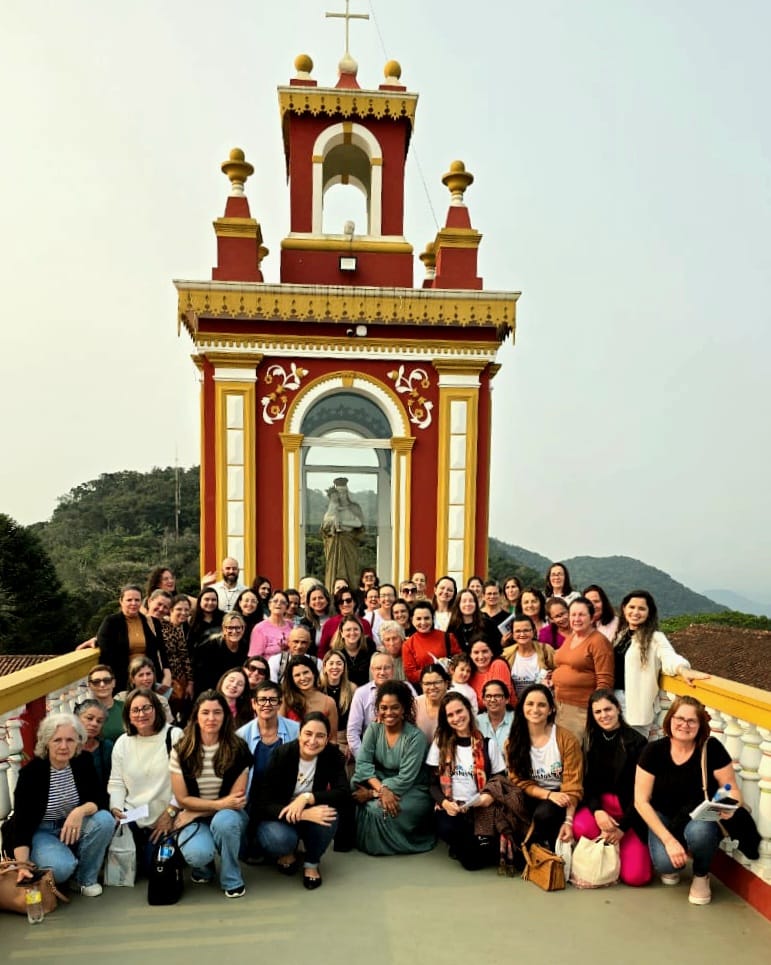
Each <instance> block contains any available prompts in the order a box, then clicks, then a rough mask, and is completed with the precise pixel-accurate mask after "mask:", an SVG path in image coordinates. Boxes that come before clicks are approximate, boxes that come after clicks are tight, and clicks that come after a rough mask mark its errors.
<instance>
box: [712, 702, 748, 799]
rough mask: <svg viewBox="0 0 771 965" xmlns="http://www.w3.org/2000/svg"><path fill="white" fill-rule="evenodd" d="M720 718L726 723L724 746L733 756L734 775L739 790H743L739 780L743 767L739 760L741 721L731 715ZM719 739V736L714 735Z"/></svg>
mask: <svg viewBox="0 0 771 965" xmlns="http://www.w3.org/2000/svg"><path fill="white" fill-rule="evenodd" d="M720 717H721V718H722V720H723V723H724V729H723V745H724V747H725V749H726V750H727V751H728V753H729V754H730V755H731V760H732V761H733V765H734V773H735V774H736V780H737V782H738V785H739V788H740V789H741V781H740V780H739V773H740V771H741V765H740V763H739V759H740V758H741V756H742V733H743V730H742V727H741V726H740V723H739V721H738V720H737V719H736V718H735V717H731V715H730V714H722V713H721V715H720ZM714 736H715V737H717V734H715V735H714Z"/></svg>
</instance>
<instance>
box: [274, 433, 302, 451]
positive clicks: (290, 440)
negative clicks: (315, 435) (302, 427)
mask: <svg viewBox="0 0 771 965" xmlns="http://www.w3.org/2000/svg"><path fill="white" fill-rule="evenodd" d="M278 437H279V439H280V440H281V445H282V446H283V447H284V449H285V450H286V451H287V452H298V451H299V449H300V446H301V445H302V444H303V439H304V438H305V436H304V435H303V434H302V433H301V432H279V434H278Z"/></svg>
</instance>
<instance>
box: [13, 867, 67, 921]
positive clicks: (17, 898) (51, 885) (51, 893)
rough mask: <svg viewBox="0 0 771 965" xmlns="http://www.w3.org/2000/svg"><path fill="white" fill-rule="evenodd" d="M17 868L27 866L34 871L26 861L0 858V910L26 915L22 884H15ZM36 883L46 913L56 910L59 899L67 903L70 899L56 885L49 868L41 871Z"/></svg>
mask: <svg viewBox="0 0 771 965" xmlns="http://www.w3.org/2000/svg"><path fill="white" fill-rule="evenodd" d="M19 868H29V869H31V870H32V871H34V870H35V865H33V864H30V863H29V862H27V861H9V860H8V859H7V858H3V859H2V860H0V911H14V912H16V913H17V914H19V915H26V914H27V904H26V900H25V894H24V892H25V889H24V886H23V885H17V884H16V872H17V871H18V869H19ZM36 884H37V886H38V887H39V888H40V893H41V895H42V896H43V911H44V912H45V914H46V915H50V914H51V912H52V911H56V908H57V905H58V903H59V901H64V902H67V903H69V900H70V899H69V898H67V897H66V896H65V895H63V894H62V893H61V891H59V889H58V888H57V887H56V882H55V881H54V874H53V871H51V869H50V868H47V869H46V870H45V871H44V872H43V875H42V876H41V877H40V879H39V880H38V881H37V882H36Z"/></svg>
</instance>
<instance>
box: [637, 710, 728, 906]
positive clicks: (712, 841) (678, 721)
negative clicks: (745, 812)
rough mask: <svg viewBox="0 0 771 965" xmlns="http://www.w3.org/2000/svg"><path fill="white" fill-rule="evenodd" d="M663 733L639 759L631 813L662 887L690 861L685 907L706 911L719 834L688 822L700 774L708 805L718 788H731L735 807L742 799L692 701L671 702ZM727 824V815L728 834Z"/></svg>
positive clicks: (699, 792) (705, 824) (698, 796)
mask: <svg viewBox="0 0 771 965" xmlns="http://www.w3.org/2000/svg"><path fill="white" fill-rule="evenodd" d="M663 730H664V733H665V734H666V735H667V736H666V737H662V738H661V740H657V741H654V742H653V743H652V744H648V746H647V747H646V748H645V750H644V751H643V752H642V755H641V756H640V763H639V764H638V765H637V776H636V778H635V786H634V803H635V807H636V808H637V810H638V812H639V813H640V816H641V817H642V819H643V821H645V823H646V824H647V825H648V828H649V831H648V847H649V848H650V852H651V858H652V859H653V866H654V868H655V869H656V871H657V872H658V873H659V874H660V875H661V880H662V882H663V883H664V884H665V885H676V884H677V883H678V882H679V880H680V874H679V872H680V870H681V869H682V868H684V867H685V863H686V861H687V860H688V856H689V855H690V856H691V857H692V858H693V881H692V882H691V889H690V892H689V894H688V901H690V903H691V904H692V905H708V904H709V903H710V901H711V900H712V894H711V892H710V887H709V866H710V864H711V863H712V858H713V857H714V855H715V852H716V851H717V849H718V845H719V844H720V841H721V838H722V836H723V834H722V831H721V829H720V826H719V825H718V824H717V823H716V822H713V821H694V820H693V819H692V818H691V816H690V812H691V811H692V810H693V809H694V808H696V807H698V805H699V804H700V803H701V802H702V801H703V800H704V797H705V789H703V783H702V773H703V772H704V773H705V774H706V784H707V786H706V795H707V797H709V798H710V800H711V799H712V798H713V796H714V795H715V793H716V792H717V790H718V788H720V787H730V790H729V792H728V793H729V796H730V797H731V798H732V799H733V800H735V801H736V802H737V803H739V804H741V794H740V793H739V790H738V788H737V786H736V777H735V775H734V767H733V763H732V761H731V758H730V756H729V754H728V751H726V749H725V748H724V747H723V745H722V744H721V743H720V741H718V740H716V739H715V738H714V737H710V736H709V714H708V713H707V711H706V710H705V708H704V706H703V705H702V704H701V703H699V701H698V700H696V698H695V697H688V696H685V697H676V698H675V700H674V701H673V703H672V706H671V707H670V708H669V710H668V711H667V715H666V717H665V718H664V724H663ZM702 758H704V759H703V760H702ZM729 818H730V815H729V814H726V821H727V824H728V827H729V831H730V825H731V821H730V820H728V819H729Z"/></svg>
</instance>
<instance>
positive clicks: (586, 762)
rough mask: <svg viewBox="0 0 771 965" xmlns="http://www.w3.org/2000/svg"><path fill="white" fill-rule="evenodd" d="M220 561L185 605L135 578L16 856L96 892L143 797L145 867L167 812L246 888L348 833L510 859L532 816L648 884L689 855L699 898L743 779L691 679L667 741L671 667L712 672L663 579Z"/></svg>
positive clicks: (541, 826) (183, 845)
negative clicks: (247, 873)
mask: <svg viewBox="0 0 771 965" xmlns="http://www.w3.org/2000/svg"><path fill="white" fill-rule="evenodd" d="M214 576H215V574H207V576H206V577H205V578H204V579H205V582H206V585H205V586H204V588H203V589H202V590H201V592H200V593H199V595H198V598H197V600H196V601H194V602H193V604H192V607H191V601H190V600H189V598H188V597H186V596H183V595H177V594H175V586H174V585H172V584H173V574H171V573H170V571H168V570H161V571H160V572H157V573H154V574H151V580H150V581H149V583H148V586H147V588H146V592H145V594H144V597H143V594H142V592H141V590H138V589H137V588H136V587H126V588H124V589H123V591H122V592H121V596H120V612H119V613H117V614H115V615H114V616H112V617H108V618H107V619H106V620H105V621H104V623H103V624H102V626H101V627H100V629H99V633H98V634H97V638H96V643H97V645H98V646H99V648H100V661H101V662H100V663H99V664H98V665H97V666H96V667H94V668H93V669H92V670H91V673H90V675H89V680H88V684H89V689H90V696H89V697H88V698H87V699H86V700H84V701H82V702H81V703H80V704H79V705H78V706H77V707H76V708H75V713H74V714H73V715H68V714H64V715H62V714H54V715H51V716H50V717H48V718H46V720H44V721H43V722H42V724H41V726H40V729H39V733H38V742H37V747H36V751H35V759H34V760H33V761H32V762H30V764H29V765H28V766H27V767H25V768H24V769H23V770H22V772H21V775H20V778H19V782H18V786H17V789H16V810H15V814H16V818H15V822H14V828H13V836H14V837H13V840H14V844H15V855H16V857H17V859H19V860H21V861H26V860H27V859H31V861H32V862H34V863H36V864H39V865H47V866H50V867H52V868H53V870H54V877H55V878H56V880H57V881H63V880H66V879H68V878H72V879H73V880H74V881H75V882H76V884H77V887H79V888H80V890H81V891H82V893H83V894H85V895H89V896H91V895H96V894H98V893H100V891H101V886H100V885H99V883H98V880H97V878H98V874H99V869H100V866H101V861H102V858H103V856H104V852H105V849H106V848H107V846H108V844H109V841H110V839H111V837H112V834H113V831H114V829H115V827H116V824H117V822H120V821H122V820H125V818H126V815H127V814H129V813H131V814H133V815H136V814H137V812H136V810H135V809H137V808H140V809H141V810H140V812H139V813H140V814H141V815H142V816H138V817H135V818H134V820H132V821H131V822H130V823H129V827H130V828H131V830H132V832H133V835H134V839H135V842H136V849H137V861H138V866H139V868H140V870H141V869H144V870H146V869H147V868H148V867H149V865H150V862H151V860H152V854H153V850H154V849H155V848H156V846H157V844H158V842H159V841H160V839H161V838H163V837H164V836H165V835H167V834H170V833H172V832H174V833H176V834H177V837H178V841H179V846H180V849H181V851H182V854H183V856H184V858H185V860H186V861H187V863H188V864H189V866H190V868H191V879H192V881H193V882H195V883H201V884H203V883H206V882H208V881H211V880H213V879H214V878H215V877H217V876H218V879H219V884H220V887H221V888H222V890H223V892H224V894H225V895H226V897H229V898H237V897H240V896H241V895H243V894H244V893H245V885H244V880H243V874H242V865H243V863H244V862H247V863H250V862H264V861H270V862H273V863H275V866H276V868H277V871H278V872H279V873H281V874H283V875H293V874H295V873H297V872H299V871H300V870H302V881H303V884H304V886H305V888H307V889H308V890H315V889H317V888H318V887H320V885H321V884H322V876H321V870H320V866H321V860H322V856H323V854H324V853H325V851H326V850H327V849H328V848H329V847H330V846H331V845H332V844H333V843H334V847H335V849H336V850H340V851H346V850H350V849H351V848H352V847H353V846H354V845H355V846H356V847H357V848H358V849H359V850H361V851H364V852H366V853H368V854H373V855H387V854H403V853H416V852H423V851H428V850H431V849H432V848H433V847H434V846H435V844H436V841H437V837H438V838H439V839H441V840H443V841H445V842H446V843H447V845H448V847H449V852H450V855H451V856H452V857H453V858H456V859H457V860H458V861H459V862H460V863H461V864H462V866H463V867H465V868H467V869H470V870H471V869H478V868H482V867H485V866H488V865H492V864H496V863H500V864H503V865H506V866H507V867H510V868H511V869H513V868H516V867H517V865H518V863H519V861H520V853H519V845H520V844H521V842H522V840H523V838H524V837H525V835H526V834H527V835H529V838H530V840H532V841H536V842H539V843H541V844H543V845H545V846H546V847H549V848H554V847H555V845H556V842H557V841H561V842H565V843H568V844H570V843H572V842H573V841H574V840H575V839H576V838H579V837H587V838H591V839H597V838H602V839H603V840H604V841H605V842H606V843H608V844H610V845H617V846H618V847H619V853H620V868H621V870H620V880H621V881H623V882H624V883H626V884H629V885H635V886H639V885H644V884H646V883H648V882H649V881H650V880H651V878H652V876H653V872H654V869H655V871H656V872H658V873H659V874H660V875H661V876H662V880H663V881H664V883H666V884H675V883H676V882H677V880H678V879H679V874H680V871H681V869H683V867H684V866H685V864H686V861H687V859H688V858H689V857H690V858H692V860H693V876H692V881H691V886H690V890H689V901H691V902H692V903H693V904H706V903H707V902H708V901H709V900H710V888H709V866H710V862H711V860H712V857H713V855H714V853H715V851H716V849H717V847H718V844H719V841H720V835H721V832H720V828H719V826H718V825H717V824H714V823H708V822H705V821H700V820H694V819H692V818H691V817H690V812H691V811H692V810H693V809H694V808H695V807H696V806H697V805H698V804H699V803H700V802H701V801H702V800H703V799H704V797H705V794H706V795H707V796H708V797H710V798H711V797H712V796H713V795H714V793H715V792H716V791H717V789H718V787H722V788H728V789H729V793H730V795H731V797H732V798H733V799H734V800H736V801H737V802H741V794H740V791H739V788H738V786H737V782H736V779H735V776H734V769H733V765H732V762H731V760H730V758H729V756H728V754H727V753H726V751H725V750H724V748H723V746H722V745H721V744H720V743H719V742H718V741H716V740H715V739H714V738H711V737H710V732H709V717H708V715H707V713H706V711H705V709H704V708H703V706H702V705H701V704H700V703H699V701H698V700H696V699H695V698H694V697H691V696H681V697H677V698H676V699H675V700H674V702H673V703H672V705H671V707H670V708H669V710H668V711H667V713H666V716H665V717H664V720H663V723H662V725H661V728H662V731H663V736H662V737H661V738H660V739H658V740H652V741H651V740H650V738H651V736H652V731H653V729H654V726H655V724H654V722H655V718H656V716H657V713H658V710H659V707H658V692H659V690H658V680H659V675H660V673H662V672H664V673H667V674H671V675H679V676H680V677H681V678H683V679H684V680H685V681H687V682H689V683H691V682H693V681H694V680H695V679H697V678H699V677H703V676H705V675H703V674H700V673H698V672H697V671H693V670H692V669H691V668H690V666H689V664H688V662H687V660H685V659H684V658H683V657H681V656H680V655H678V654H677V653H676V652H675V651H674V649H673V648H672V646H671V644H670V643H669V641H668V640H667V638H666V637H665V636H664V634H663V633H661V631H659V629H658V617H657V610H656V605H655V601H654V600H653V598H652V596H651V595H650V593H648V592H647V591H645V590H635V591H632V592H631V593H629V594H627V595H626V596H625V597H624V599H623V601H622V603H621V607H620V609H619V612H618V614H616V612H615V611H614V608H613V607H612V605H611V603H610V601H609V600H608V598H607V595H606V594H605V592H604V591H603V590H602V588H601V587H599V586H590V587H587V588H586V589H585V590H584V591H583V592H581V593H579V592H576V591H574V590H573V588H572V586H571V583H570V578H569V574H568V571H567V568H566V567H565V566H564V564H561V563H557V564H554V565H552V566H551V567H550V568H549V571H548V573H547V574H546V578H545V581H544V582H545V586H546V590H547V594H546V595H545V594H544V593H542V591H541V590H540V589H539V588H535V587H523V586H522V585H521V583H520V581H519V580H518V579H517V578H516V577H510V578H509V579H507V580H505V581H504V582H503V585H502V586H501V585H499V584H498V583H497V582H496V581H494V580H481V579H479V578H477V577H472V578H471V579H470V580H469V581H468V584H467V586H466V587H464V588H463V589H461V590H460V591H458V589H457V586H456V583H455V581H454V580H453V579H452V578H451V577H449V576H443V577H441V578H440V579H438V580H437V581H436V582H435V585H434V592H433V596H432V598H431V599H429V597H428V587H427V583H426V580H425V576H424V574H422V573H415V574H413V577H412V578H411V579H409V580H405V581H403V582H402V583H401V584H400V585H399V586H398V589H397V587H396V586H394V585H392V584H380V583H379V581H378V578H377V574H376V573H375V571H374V570H365V571H364V572H363V573H362V578H361V582H360V585H359V586H358V587H355V588H352V587H350V586H348V585H347V584H343V585H335V586H333V587H332V588H331V592H330V590H328V589H327V587H325V586H323V585H322V584H321V583H319V582H318V581H316V580H311V579H309V580H304V581H301V584H300V586H299V588H298V590H297V591H294V590H287V591H283V590H274V589H273V588H272V586H271V585H270V582H269V581H268V580H266V579H265V578H263V577H259V578H258V580H257V581H255V584H254V585H253V586H252V587H251V588H247V587H245V586H241V585H240V584H239V582H238V576H239V568H238V564H237V562H236V561H235V560H225V561H224V563H223V568H222V580H221V581H219V582H215V581H214ZM153 582H160V585H157V586H154V585H152V584H153ZM159 600H160V601H163V600H166V603H167V609H166V612H163V611H164V607H163V605H162V604H161V605H160V608H159V604H158V603H157V601H159ZM290 601H291V602H290ZM110 742H111V743H110ZM703 773H704V774H706V786H704V781H703V779H702V774H703ZM725 817H726V820H727V821H730V818H729V817H728V814H726V815H725ZM217 865H218V867H217ZM28 873H29V872H28V871H27V870H26V868H25V867H22V868H20V870H19V876H20V878H23V877H24V876H25V875H26V874H28Z"/></svg>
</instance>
